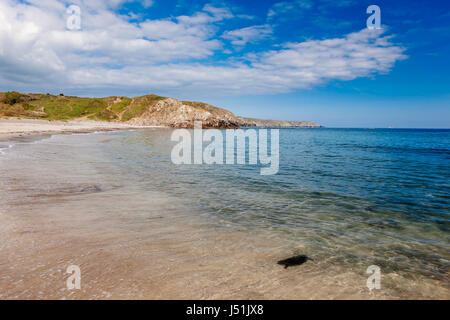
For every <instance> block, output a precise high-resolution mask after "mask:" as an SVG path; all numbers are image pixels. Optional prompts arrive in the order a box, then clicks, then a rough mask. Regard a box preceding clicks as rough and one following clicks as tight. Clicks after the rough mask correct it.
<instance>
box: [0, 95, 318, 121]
mask: <svg viewBox="0 0 450 320" xmlns="http://www.w3.org/2000/svg"><path fill="white" fill-rule="evenodd" d="M0 116H7V117H23V118H41V119H48V120H89V119H91V120H101V121H113V122H126V123H130V124H134V125H147V126H149V125H150V126H167V127H174V128H192V127H193V126H194V121H202V123H203V127H204V128H221V129H232V128H239V127H255V126H257V127H320V126H319V125H318V124H317V123H315V122H313V121H277V120H259V119H249V118H241V117H237V116H235V115H234V114H233V113H231V112H229V111H227V110H224V109H221V108H217V107H214V106H211V105H209V104H206V103H202V102H191V101H179V100H176V99H172V98H166V97H161V96H157V95H146V96H140V97H134V98H128V97H116V96H113V97H106V98H79V97H70V96H64V95H62V94H61V95H59V96H54V95H50V94H45V95H44V94H22V93H18V92H6V93H1V92H0Z"/></svg>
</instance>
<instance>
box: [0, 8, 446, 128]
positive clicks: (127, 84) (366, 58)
mask: <svg viewBox="0 0 450 320" xmlns="http://www.w3.org/2000/svg"><path fill="white" fill-rule="evenodd" d="M71 4H75V5H78V6H79V7H80V9H81V16H80V18H81V20H80V21H81V24H80V27H81V29H80V30H73V29H68V26H67V19H69V18H70V14H68V13H67V12H66V9H67V7H68V6H69V5H71ZM372 4H376V5H378V6H379V7H380V8H381V23H382V29H381V30H368V29H367V28H366V20H367V18H368V17H369V14H367V13H366V8H367V7H368V6H369V5H372ZM449 56H450V4H449V3H446V2H445V1H429V2H426V1H411V0H409V1H402V0H396V1H392V0H391V1H361V0H358V1H357V0H344V1H331V0H318V1H312V0H293V1H269V0H260V1H243V0H240V1H235V0H227V1H214V0H211V1H200V0H196V1H194V0H144V1H130V0H112V1H100V0H89V1H88V0H72V1H57V0H39V1H38V0H29V1H16V0H14V1H13V0H4V1H2V2H1V3H0V90H2V91H9V90H20V91H27V92H51V93H59V92H64V93H66V94H74V95H75V94H76V95H82V96H106V95H128V96H135V95H142V94H148V93H157V94H160V95H165V96H170V97H174V98H178V99H186V100H197V101H204V102H208V103H211V104H213V105H216V106H219V107H223V108H226V109H229V110H231V111H232V112H234V113H236V114H238V115H242V116H249V117H259V118H265V119H284V120H315V121H317V122H319V123H320V124H323V125H325V126H329V127H388V126H392V127H416V128H418V127H425V128H449V127H450V93H449V89H448V88H450V81H449V80H450V76H449V73H450V62H449V59H448V57H449Z"/></svg>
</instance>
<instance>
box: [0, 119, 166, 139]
mask: <svg viewBox="0 0 450 320" xmlns="http://www.w3.org/2000/svg"><path fill="white" fill-rule="evenodd" d="M150 128H165V127H163V126H140V125H132V124H128V123H118V122H106V121H93V120H70V121H67V122H64V121H50V120H40V119H18V118H8V119H6V118H0V139H1V138H10V137H13V136H23V135H34V134H45V133H90V132H95V131H115V130H130V129H150Z"/></svg>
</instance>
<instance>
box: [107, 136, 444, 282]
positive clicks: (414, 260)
mask: <svg viewBox="0 0 450 320" xmlns="http://www.w3.org/2000/svg"><path fill="white" fill-rule="evenodd" d="M170 132H171V131H169V130H156V131H154V130H153V131H135V132H130V133H122V134H119V135H118V136H117V137H115V138H114V139H113V140H110V141H109V142H108V143H106V144H103V148H104V150H103V151H104V152H106V153H107V154H108V157H111V158H114V159H116V161H117V165H118V166H120V167H121V168H122V170H125V171H127V172H129V173H130V174H131V175H135V176H138V177H139V179H141V181H148V185H147V186H146V187H147V188H156V189H158V190H164V191H165V192H167V193H170V194H171V195H174V196H177V197H180V198H182V199H184V200H186V205H187V206H189V207H190V209H193V211H195V212H198V214H199V215H201V214H203V215H209V216H214V217H216V218H217V221H221V222H223V221H226V222H227V223H230V224H231V225H233V226H235V227H236V228H240V229H242V230H251V231H255V232H257V231H258V230H265V231H267V230H270V232H273V233H276V234H278V235H279V236H280V237H284V238H286V240H288V241H291V242H292V243H293V245H294V246H295V245H297V246H298V247H299V248H301V250H303V252H306V253H307V254H308V255H311V256H317V257H319V258H320V259H326V260H328V261H329V262H331V263H343V264H347V263H351V264H361V265H368V263H370V264H376V265H379V266H380V267H383V268H384V271H385V272H390V271H396V272H404V273H412V274H413V273H420V274H422V275H426V276H429V277H433V278H438V279H442V278H445V277H446V276H447V275H448V272H449V235H450V233H449V231H450V220H449V218H450V216H449V212H450V210H449V209H450V194H449V181H450V180H449V178H450V166H449V163H450V149H449V146H450V130H381V129H379V130H366V129H282V130H280V170H279V173H278V174H277V175H273V176H261V175H260V174H259V173H260V170H259V168H258V166H251V165H231V166H230V165H220V166H219V165H181V166H176V165H174V164H172V163H171V161H170V150H171V147H172V145H173V143H171V142H170V140H169V135H170Z"/></svg>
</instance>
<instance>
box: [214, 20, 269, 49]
mask: <svg viewBox="0 0 450 320" xmlns="http://www.w3.org/2000/svg"><path fill="white" fill-rule="evenodd" d="M272 33H273V30H272V27H271V26H270V25H267V24H265V25H260V26H251V27H246V28H242V29H237V30H232V31H227V32H225V33H224V34H223V35H222V38H224V39H228V40H231V43H232V44H234V45H238V46H241V45H245V44H247V43H248V42H255V41H258V40H261V39H264V38H267V37H269V36H270V35H271V34H272Z"/></svg>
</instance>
